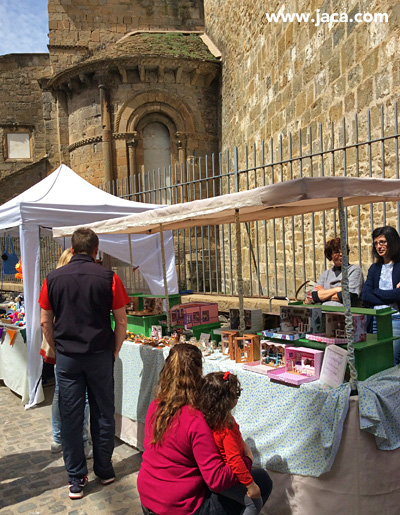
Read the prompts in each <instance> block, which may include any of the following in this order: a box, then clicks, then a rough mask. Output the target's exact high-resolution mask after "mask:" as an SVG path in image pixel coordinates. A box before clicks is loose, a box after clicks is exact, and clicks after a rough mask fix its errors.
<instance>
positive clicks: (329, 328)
mask: <svg viewBox="0 0 400 515" xmlns="http://www.w3.org/2000/svg"><path fill="white" fill-rule="evenodd" d="M352 320H353V330H354V342H365V340H366V339H367V315H358V314H357V315H356V314H352ZM325 337H326V338H337V339H344V340H345V341H344V342H341V343H347V338H346V328H345V315H344V313H337V312H336V311H328V312H326V313H325ZM336 343H339V342H336Z"/></svg>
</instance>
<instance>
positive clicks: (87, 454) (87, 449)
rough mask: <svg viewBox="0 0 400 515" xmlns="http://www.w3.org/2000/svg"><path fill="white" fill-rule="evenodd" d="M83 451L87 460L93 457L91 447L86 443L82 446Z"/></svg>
mask: <svg viewBox="0 0 400 515" xmlns="http://www.w3.org/2000/svg"><path fill="white" fill-rule="evenodd" d="M84 451H85V458H86V459H87V460H90V459H92V458H93V447H92V446H91V445H86V446H85V447H84Z"/></svg>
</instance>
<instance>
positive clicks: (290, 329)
mask: <svg viewBox="0 0 400 515" xmlns="http://www.w3.org/2000/svg"><path fill="white" fill-rule="evenodd" d="M280 313H281V323H280V328H279V330H275V331H270V330H267V331H263V335H264V336H267V337H269V338H280V339H282V340H298V339H299V338H302V337H303V336H304V335H305V334H306V333H320V332H322V330H323V318H322V311H321V308H319V307H310V306H298V305H289V306H281V311H280Z"/></svg>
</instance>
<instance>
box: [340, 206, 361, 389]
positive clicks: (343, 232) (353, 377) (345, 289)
mask: <svg viewBox="0 0 400 515" xmlns="http://www.w3.org/2000/svg"><path fill="white" fill-rule="evenodd" d="M338 208H339V225H340V244H341V247H342V259H343V261H342V297H343V305H344V315H345V322H346V337H347V350H348V352H349V353H348V355H347V361H348V363H349V368H350V387H351V390H352V391H355V392H356V391H357V376H358V374H357V370H356V365H355V357H354V328H353V318H352V315H351V309H350V306H351V302H350V292H349V272H348V268H349V256H348V254H347V227H346V221H345V215H344V205H343V197H339V198H338Z"/></svg>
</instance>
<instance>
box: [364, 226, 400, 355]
mask: <svg viewBox="0 0 400 515" xmlns="http://www.w3.org/2000/svg"><path fill="white" fill-rule="evenodd" d="M372 240H373V248H372V255H373V257H374V258H375V263H374V264H373V265H371V266H370V268H369V270H368V276H367V280H366V281H365V284H364V287H363V290H362V293H361V299H362V300H363V302H364V303H365V304H367V305H369V306H371V307H373V308H375V309H381V308H386V307H391V308H392V309H394V310H396V313H394V314H392V326H393V336H396V337H398V339H396V340H394V341H393V352H394V364H395V365H398V364H399V363H400V313H399V306H400V236H399V234H398V232H397V231H396V229H394V228H393V227H390V226H389V225H385V226H384V227H378V228H377V229H375V230H374V232H373V233H372ZM373 332H376V321H375V318H374V321H373Z"/></svg>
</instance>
